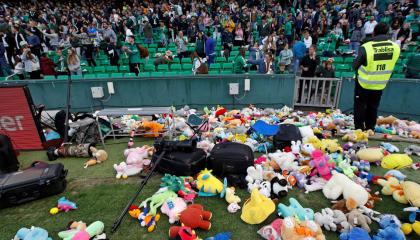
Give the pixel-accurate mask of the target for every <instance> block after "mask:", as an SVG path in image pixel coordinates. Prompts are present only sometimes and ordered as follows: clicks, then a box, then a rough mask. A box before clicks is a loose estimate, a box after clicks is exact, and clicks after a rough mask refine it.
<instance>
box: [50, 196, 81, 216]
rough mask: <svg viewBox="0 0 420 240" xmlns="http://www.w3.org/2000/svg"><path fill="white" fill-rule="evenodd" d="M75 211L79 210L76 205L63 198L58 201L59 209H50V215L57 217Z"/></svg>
mask: <svg viewBox="0 0 420 240" xmlns="http://www.w3.org/2000/svg"><path fill="white" fill-rule="evenodd" d="M75 209H77V205H76V203H74V202H71V201H70V200H68V199H67V198H65V197H61V198H60V199H58V203H57V207H53V208H51V209H50V214H51V215H55V214H57V213H59V212H68V211H71V210H75Z"/></svg>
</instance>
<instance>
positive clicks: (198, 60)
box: [191, 51, 208, 75]
mask: <svg viewBox="0 0 420 240" xmlns="http://www.w3.org/2000/svg"><path fill="white" fill-rule="evenodd" d="M191 61H192V63H193V69H192V71H193V74H194V75H196V74H207V73H208V68H207V73H205V70H203V71H204V72H200V70H201V69H202V68H200V67H201V65H202V64H206V58H205V57H204V58H202V57H200V56H199V55H198V53H197V52H196V51H194V53H193V54H192V55H191ZM203 67H204V66H203ZM204 68H205V67H204Z"/></svg>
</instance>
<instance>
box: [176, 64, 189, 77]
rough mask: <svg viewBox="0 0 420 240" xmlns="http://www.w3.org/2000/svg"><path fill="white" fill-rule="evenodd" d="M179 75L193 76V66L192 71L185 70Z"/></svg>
mask: <svg viewBox="0 0 420 240" xmlns="http://www.w3.org/2000/svg"><path fill="white" fill-rule="evenodd" d="M178 75H192V66H191V68H190V70H189V71H188V70H184V71H182V72H179V73H178Z"/></svg>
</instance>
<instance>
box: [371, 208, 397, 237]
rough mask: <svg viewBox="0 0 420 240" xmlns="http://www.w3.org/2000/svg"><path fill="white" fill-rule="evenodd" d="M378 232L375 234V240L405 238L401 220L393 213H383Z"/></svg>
mask: <svg viewBox="0 0 420 240" xmlns="http://www.w3.org/2000/svg"><path fill="white" fill-rule="evenodd" d="M379 226H380V227H381V229H379V231H378V233H377V234H376V235H375V236H373V240H404V239H405V235H404V233H403V232H402V231H401V222H400V220H399V219H398V218H397V217H396V216H395V215H392V214H387V215H383V216H382V217H381V220H380V221H379Z"/></svg>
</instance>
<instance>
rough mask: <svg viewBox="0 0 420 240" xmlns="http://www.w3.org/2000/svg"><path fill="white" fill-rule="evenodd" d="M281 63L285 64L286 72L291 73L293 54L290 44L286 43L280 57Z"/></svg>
mask: <svg viewBox="0 0 420 240" xmlns="http://www.w3.org/2000/svg"><path fill="white" fill-rule="evenodd" d="M279 60H280V61H279V62H280V64H283V66H284V68H285V70H286V71H288V72H291V67H292V60H293V52H292V50H290V49H289V44H288V43H286V44H285V45H284V47H283V50H282V51H281V52H280V55H279Z"/></svg>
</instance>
